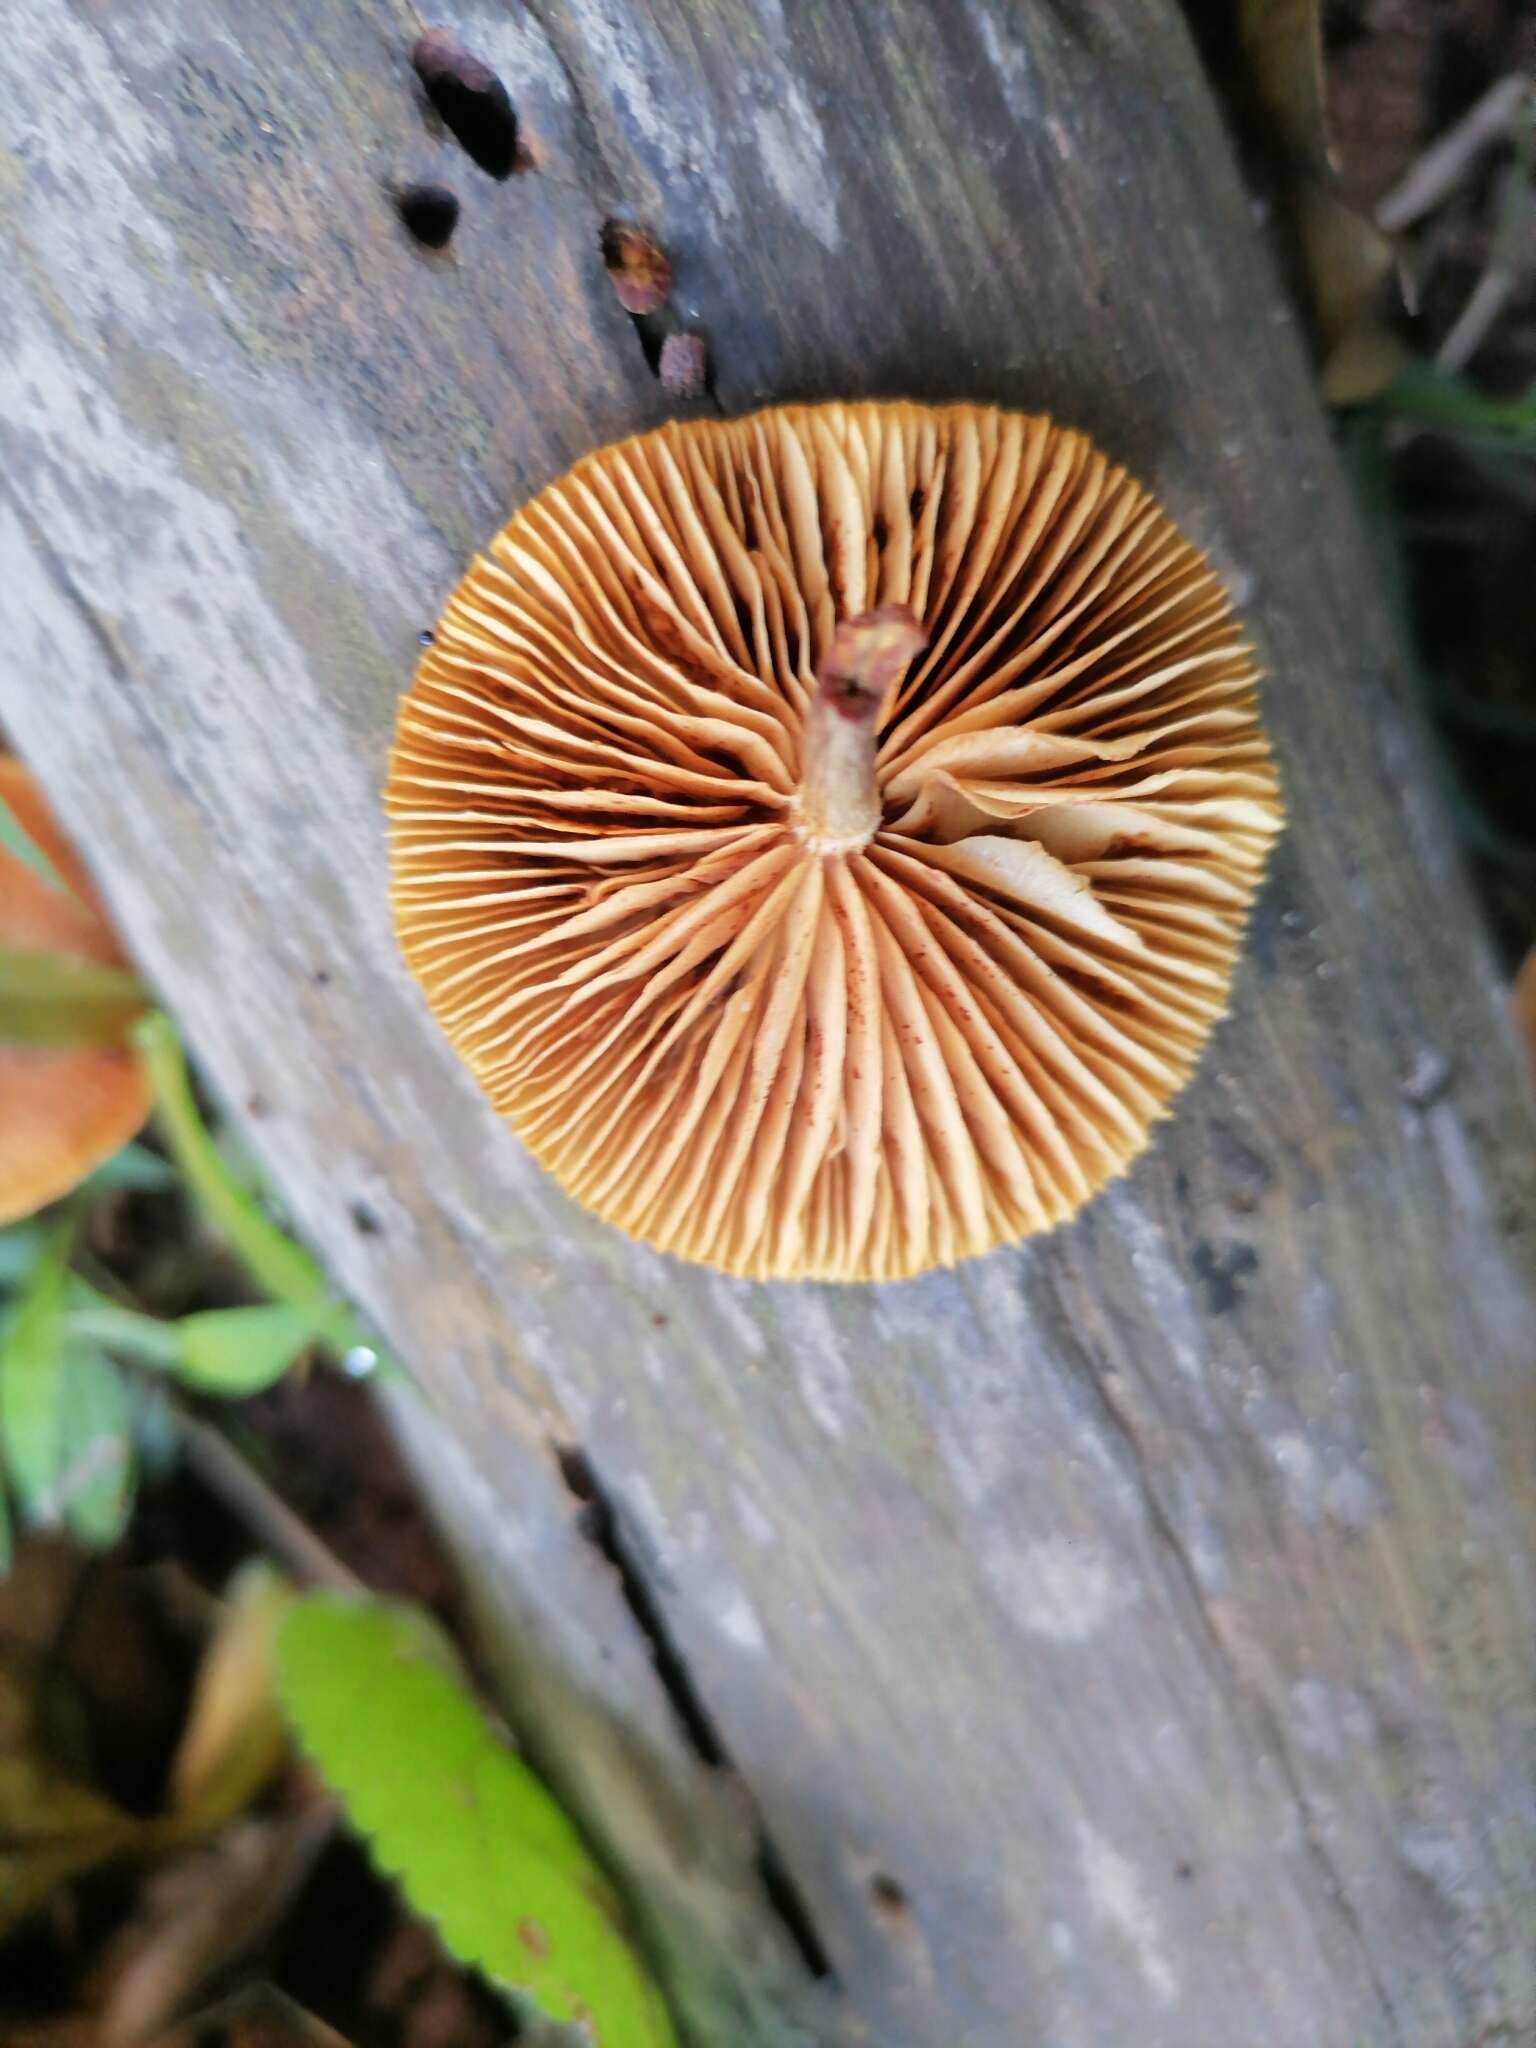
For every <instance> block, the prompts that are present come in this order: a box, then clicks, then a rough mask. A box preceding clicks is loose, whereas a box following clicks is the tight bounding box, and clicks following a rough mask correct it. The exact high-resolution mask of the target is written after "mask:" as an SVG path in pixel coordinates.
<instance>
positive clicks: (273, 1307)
mask: <svg viewBox="0 0 1536 2048" xmlns="http://www.w3.org/2000/svg"><path fill="white" fill-rule="evenodd" d="M335 1313H336V1312H335V1310H334V1309H333V1307H332V1305H331V1303H329V1302H325V1301H320V1302H314V1303H299V1304H295V1303H290V1302H281V1301H279V1302H268V1303H266V1304H264V1305H263V1306H262V1307H260V1308H216V1309H208V1310H205V1311H204V1312H203V1313H202V1314H200V1315H195V1316H183V1317H182V1318H181V1320H180V1322H178V1323H176V1324H175V1325H174V1326H173V1327H174V1329H175V1331H176V1335H177V1340H178V1344H179V1347H180V1348H179V1356H178V1359H177V1362H176V1366H175V1371H176V1373H177V1375H178V1377H179V1378H181V1379H182V1380H183V1381H184V1382H185V1383H186V1384H187V1385H188V1386H189V1387H193V1388H195V1389H196V1391H197V1392H198V1393H200V1394H228V1395H237V1394H259V1393H261V1392H262V1391H263V1389H264V1388H267V1387H270V1386H271V1385H272V1383H273V1382H274V1380H279V1379H281V1378H282V1376H283V1374H284V1373H285V1372H286V1371H287V1370H288V1368H289V1366H290V1365H292V1364H293V1362H294V1360H295V1359H296V1358H297V1357H298V1356H299V1355H300V1353H301V1352H303V1351H305V1350H307V1349H308V1347H309V1346H310V1345H311V1344H313V1343H314V1342H315V1341H316V1340H317V1339H318V1338H321V1337H324V1336H325V1335H326V1334H327V1331H328V1328H329V1326H330V1324H331V1322H332V1321H333V1320H334V1317H335Z"/></svg>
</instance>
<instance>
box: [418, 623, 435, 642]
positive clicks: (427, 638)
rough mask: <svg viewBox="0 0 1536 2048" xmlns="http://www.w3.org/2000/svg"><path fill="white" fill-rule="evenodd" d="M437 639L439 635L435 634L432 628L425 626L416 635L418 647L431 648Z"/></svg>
mask: <svg viewBox="0 0 1536 2048" xmlns="http://www.w3.org/2000/svg"><path fill="white" fill-rule="evenodd" d="M436 639H437V635H436V634H435V633H434V632H433V630H432V628H431V627H430V626H423V627H422V629H421V631H420V632H419V633H418V634H417V635H416V644H417V646H418V647H431V646H432V645H433V644H434V643H435V641H436Z"/></svg>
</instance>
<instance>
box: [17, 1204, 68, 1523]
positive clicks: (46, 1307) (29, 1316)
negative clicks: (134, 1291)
mask: <svg viewBox="0 0 1536 2048" xmlns="http://www.w3.org/2000/svg"><path fill="white" fill-rule="evenodd" d="M69 1245H70V1233H69V1231H68V1229H67V1228H61V1229H58V1230H55V1231H54V1232H53V1233H52V1235H51V1237H50V1238H49V1240H48V1243H47V1245H46V1246H45V1248H44V1250H43V1252H42V1254H41V1256H40V1257H39V1258H38V1261H37V1263H36V1265H35V1266H34V1267H33V1268H32V1271H31V1272H30V1273H29V1274H28V1276H27V1279H26V1283H25V1285H24V1286H23V1288H22V1290H21V1293H20V1295H19V1296H18V1298H17V1300H16V1303H15V1305H14V1307H12V1309H11V1310H10V1311H9V1313H8V1315H7V1316H6V1319H5V1323H4V1327H3V1329H0V1461H3V1463H4V1465H5V1469H6V1471H7V1472H8V1474H9V1475H10V1481H11V1485H12V1487H13V1489H14V1491H15V1494H16V1499H17V1501H18V1503H19V1505H20V1507H21V1510H22V1512H23V1514H24V1515H25V1516H26V1517H27V1518H28V1519H29V1520H34V1521H38V1520H43V1519H45V1518H46V1517H47V1516H48V1514H49V1512H50V1503H51V1502H52V1499H53V1491H54V1483H55V1481H56V1479H57V1477H58V1472H59V1461H60V1459H61V1458H62V1456H63V1452H64V1286H65V1277H66V1270H67V1269H66V1260H67V1259H68V1256H69Z"/></svg>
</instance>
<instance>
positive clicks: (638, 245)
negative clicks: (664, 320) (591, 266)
mask: <svg viewBox="0 0 1536 2048" xmlns="http://www.w3.org/2000/svg"><path fill="white" fill-rule="evenodd" d="M600 242H601V247H602V252H603V267H604V268H605V269H606V271H607V272H608V278H609V282H610V283H611V284H612V286H613V289H614V291H615V292H616V294H617V295H618V301H619V304H620V305H621V306H622V307H623V308H624V310H625V312H626V313H635V314H643V313H659V312H660V311H661V309H662V307H663V306H664V305H665V304H666V303H667V297H668V294H669V293H670V292H671V290H672V265H671V263H670V262H669V261H668V258H667V252H666V250H665V249H663V248H662V246H661V244H660V242H658V241H657V240H656V237H655V236H654V235H652V234H648V233H647V232H646V230H645V229H644V228H641V227H636V226H634V225H633V224H632V223H631V222H628V221H622V220H606V221H604V222H603V231H602V235H601V237H600Z"/></svg>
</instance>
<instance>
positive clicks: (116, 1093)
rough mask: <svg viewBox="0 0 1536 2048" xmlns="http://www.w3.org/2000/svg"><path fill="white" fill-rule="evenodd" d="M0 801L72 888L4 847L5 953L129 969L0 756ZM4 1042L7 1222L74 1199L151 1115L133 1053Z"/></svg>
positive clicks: (41, 815)
mask: <svg viewBox="0 0 1536 2048" xmlns="http://www.w3.org/2000/svg"><path fill="white" fill-rule="evenodd" d="M0 801H3V802H4V803H5V805H6V806H7V807H8V808H9V810H10V811H11V813H12V815H13V816H14V817H15V819H16V821H17V823H18V824H19V825H20V826H21V829H22V831H23V832H24V833H25V834H26V836H27V838H28V839H30V840H31V841H32V843H33V845H34V846H35V847H37V848H38V849H39V851H40V852H41V853H42V854H43V855H44V856H45V857H46V858H47V860H48V862H49V863H50V864H51V866H52V867H53V869H54V872H55V874H56V875H57V876H58V877H59V879H60V881H62V882H63V883H64V884H65V885H66V886H64V887H62V888H61V887H58V886H57V885H56V884H54V883H51V882H49V881H47V880H45V879H44V878H43V877H42V876H41V875H38V874H36V873H34V872H33V870H32V868H30V867H29V866H28V865H27V863H26V862H25V861H24V860H22V859H21V857H20V856H19V855H18V854H16V853H13V852H12V851H10V850H9V848H6V847H4V846H0V946H6V947H12V948H15V949H17V950H18V951H23V952H27V953H44V954H50V953H51V954H58V955H63V956H64V957H66V958H69V959H76V960H84V961H92V962H95V963H97V964H98V965H101V966H106V967H127V966H128V965H129V962H128V957H127V955H126V954H125V953H124V951H123V949H122V947H121V946H120V945H119V943H118V940H117V936H116V934H115V933H114V931H113V930H112V927H111V925H110V924H109V922H108V921H107V915H106V912H105V910H104V909H103V908H102V904H101V899H100V898H99V897H98V896H97V894H96V892H95V890H94V889H93V888H92V886H91V882H90V878H89V876H88V875H87V874H86V871H85V869H84V867H83V866H82V865H81V862H80V860H79V858H78V857H77V855H76V854H75V851H74V849H73V848H72V847H71V846H70V844H69V841H68V840H67V839H66V838H65V837H64V834H63V833H62V832H61V831H60V830H59V826H58V823H57V821H56V820H55V818H54V816H53V814H52V812H51V811H50V810H49V809H48V807H47V805H46V804H45V803H44V801H43V798H42V795H41V793H40V792H39V790H38V787H37V784H36V783H35V782H34V781H33V780H32V777H31V776H30V775H29V774H28V773H27V771H26V769H25V768H24V767H23V766H22V764H21V762H20V761H18V760H16V759H15V758H14V757H13V756H10V755H3V754H0ZM0 1021H3V1020H0ZM3 1036H4V1034H3V1030H0V1224H6V1223H14V1222H15V1221H16V1219H17V1218H18V1217H21V1216H29V1215H31V1214H32V1212H33V1211H34V1210H35V1209H40V1208H42V1207H43V1206H44V1204H45V1203H48V1202H53V1201H57V1200H58V1198H59V1197H60V1196H61V1195H67V1194H68V1193H69V1191H70V1189H71V1188H73V1187H74V1186H75V1185H76V1184H77V1183H78V1182H80V1181H82V1180H83V1179H84V1178H85V1176H86V1175H87V1174H88V1173H89V1172H90V1171H91V1170H92V1168H93V1167H96V1166H99V1165H100V1164H101V1162H102V1160H104V1159H106V1158H108V1157H109V1156H110V1155H111V1154H112V1153H113V1152H115V1151H116V1150H117V1149H118V1147H119V1146H120V1145H124V1144H126V1143H127V1141H128V1139H130V1138H131V1137H132V1136H133V1134H134V1132H135V1131H136V1130H137V1129H138V1128H139V1126H140V1125H141V1124H142V1123H143V1122H144V1120H145V1118H146V1117H147V1116H148V1115H149V1110H150V1088H149V1083H148V1080H147V1079H146V1077H145V1075H144V1072H143V1069H142V1067H141V1066H140V1064H139V1061H138V1059H137V1058H136V1057H135V1055H134V1054H133V1053H132V1052H131V1051H130V1050H128V1049H127V1048H126V1047H123V1046H117V1045H78V1046H76V1045H71V1046H52V1045H11V1044H6V1043H4V1042H3Z"/></svg>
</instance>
